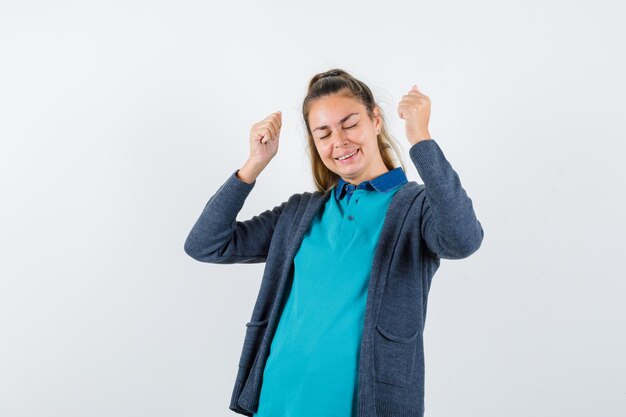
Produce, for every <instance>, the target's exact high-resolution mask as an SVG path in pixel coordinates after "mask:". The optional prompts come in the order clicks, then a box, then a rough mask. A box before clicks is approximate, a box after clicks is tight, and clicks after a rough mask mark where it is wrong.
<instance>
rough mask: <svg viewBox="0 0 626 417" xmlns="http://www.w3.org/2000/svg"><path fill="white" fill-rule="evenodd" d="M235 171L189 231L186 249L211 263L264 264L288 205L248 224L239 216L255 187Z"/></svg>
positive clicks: (251, 220) (197, 258) (197, 257)
mask: <svg viewBox="0 0 626 417" xmlns="http://www.w3.org/2000/svg"><path fill="white" fill-rule="evenodd" d="M238 171H239V170H236V171H234V172H233V173H232V174H231V175H230V177H229V178H228V179H227V180H226V182H224V184H222V186H221V187H220V188H219V189H218V190H217V192H216V193H215V194H214V195H213V196H212V197H211V198H210V199H209V201H208V202H207V203H206V205H205V207H204V210H203V211H202V213H201V214H200V217H199V218H198V220H197V221H196V223H195V225H194V226H193V228H192V229H191V231H190V232H189V235H188V236H187V239H186V241H185V246H184V250H185V252H186V253H187V254H188V255H189V256H191V257H192V258H194V259H196V260H198V261H201V262H209V263H219V264H232V263H259V262H265V260H266V259H267V254H268V251H269V246H270V242H271V240H272V235H273V232H274V226H275V225H276V222H277V221H278V218H279V217H280V214H281V212H282V211H283V209H284V207H285V205H286V204H287V202H284V203H282V204H281V205H279V206H276V207H274V208H273V209H271V210H266V211H264V212H263V213H261V214H259V215H257V216H254V217H252V218H251V219H249V220H246V221H237V214H238V213H239V211H240V210H241V208H242V207H243V204H244V202H245V200H246V198H247V197H248V195H249V194H250V191H251V190H252V188H254V185H255V184H256V181H254V182H253V183H251V184H248V183H246V182H244V181H242V180H240V179H239V178H238V177H237V172H238Z"/></svg>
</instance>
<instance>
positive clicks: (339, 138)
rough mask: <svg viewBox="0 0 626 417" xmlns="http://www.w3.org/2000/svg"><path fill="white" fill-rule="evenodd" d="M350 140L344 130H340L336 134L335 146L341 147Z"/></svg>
mask: <svg viewBox="0 0 626 417" xmlns="http://www.w3.org/2000/svg"><path fill="white" fill-rule="evenodd" d="M347 142H348V138H347V137H346V136H345V134H344V133H343V132H341V131H340V132H339V133H337V134H336V135H335V148H340V147H342V146H343V145H345V144H346V143H347Z"/></svg>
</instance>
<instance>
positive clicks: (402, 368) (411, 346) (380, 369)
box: [374, 324, 419, 387]
mask: <svg viewBox="0 0 626 417" xmlns="http://www.w3.org/2000/svg"><path fill="white" fill-rule="evenodd" d="M376 330H377V331H376V332H375V336H374V371H375V374H376V380H377V381H378V382H384V383H386V384H391V385H396V386H399V387H405V386H407V385H409V384H411V381H412V379H413V374H414V371H413V369H414V367H415V355H416V340H417V337H418V335H419V330H417V331H416V332H415V333H414V334H412V335H411V336H409V337H400V336H397V335H394V334H392V333H390V332H389V331H388V330H385V329H383V328H382V327H381V326H380V325H378V324H377V325H376Z"/></svg>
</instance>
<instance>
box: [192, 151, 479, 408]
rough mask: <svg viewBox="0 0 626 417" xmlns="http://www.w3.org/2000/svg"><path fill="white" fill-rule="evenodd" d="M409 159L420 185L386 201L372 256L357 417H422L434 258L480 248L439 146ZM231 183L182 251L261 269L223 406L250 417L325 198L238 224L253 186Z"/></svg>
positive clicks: (475, 225)
mask: <svg viewBox="0 0 626 417" xmlns="http://www.w3.org/2000/svg"><path fill="white" fill-rule="evenodd" d="M409 155H410V157H411V160H412V161H413V163H414V164H415V167H416V168H417V171H418V173H419V175H420V177H421V178H422V180H423V181H424V184H418V183H416V182H415V181H409V182H407V183H405V184H404V185H403V186H402V187H401V188H400V190H398V191H397V193H396V195H394V196H393V199H392V200H391V203H390V205H389V208H388V209H387V213H386V217H385V221H384V223H383V228H382V231H381V235H380V238H379V241H378V244H377V246H376V251H375V254H374V259H373V264H372V270H371V275H370V282H369V287H368V295H367V303H366V311H365V319H364V328H363V333H362V338H361V345H360V353H359V355H360V356H359V380H358V417H376V416H379V417H380V416H383V417H422V416H423V415H424V371H425V368H424V348H423V339H422V336H423V331H424V325H425V320H426V306H427V299H428V292H429V290H430V284H431V281H432V277H433V275H434V274H435V272H436V271H437V269H438V268H439V263H440V259H441V258H443V259H462V258H465V257H468V256H469V255H471V254H472V253H474V252H475V251H476V250H477V249H478V248H479V247H480V245H481V242H482V239H483V229H482V225H481V223H480V222H479V221H478V220H477V218H476V215H475V213H474V209H473V206H472V200H471V199H470V198H469V197H468V196H467V194H466V192H465V190H464V189H463V187H462V186H461V182H460V180H459V177H458V175H457V173H456V172H455V171H454V169H453V168H452V166H451V165H450V163H449V162H448V161H447V159H446V158H445V156H444V154H443V152H442V150H441V148H440V147H439V145H438V144H437V142H435V140H434V139H429V140H424V141H421V142H418V143H416V144H414V145H412V146H411V148H410V150H409ZM236 174H237V171H234V172H233V173H232V174H231V175H230V176H229V177H228V179H227V180H226V181H225V182H224V184H222V186H221V187H220V188H219V189H218V190H217V192H216V193H215V194H214V195H213V196H212V197H211V198H210V199H209V201H208V202H207V204H206V206H205V207H204V210H203V211H202V213H201V215H200V217H199V218H198V220H197V221H196V223H195V225H194V226H193V228H192V229H191V231H190V233H189V235H188V237H187V239H186V241H185V246H184V250H185V252H186V253H187V254H188V255H189V256H191V257H192V258H194V259H196V260H198V261H201V262H210V263H216V264H232V263H257V262H265V269H264V272H263V278H262V281H261V286H260V289H259V294H258V297H257V300H256V303H255V306H254V309H253V312H252V317H251V319H250V321H249V322H247V323H246V332H245V338H244V343H243V349H242V351H241V357H240V360H239V364H238V365H239V366H238V372H237V376H236V379H235V385H234V388H233V391H232V396H231V400H230V406H229V408H230V409H231V410H233V411H234V412H236V413H239V414H243V415H246V416H252V414H253V412H256V410H257V407H258V404H259V395H260V390H261V383H262V377H263V369H264V366H265V363H266V360H267V357H268V354H269V348H270V346H271V342H272V336H273V334H274V332H275V329H276V326H277V324H278V320H279V319H280V314H281V311H282V307H283V306H284V302H285V301H286V299H287V296H288V291H289V289H290V284H291V281H290V280H291V278H293V259H294V256H295V254H296V252H297V250H298V248H299V247H300V244H301V242H302V239H303V237H304V233H305V232H306V230H307V228H308V226H309V225H310V223H311V220H312V218H313V217H314V216H315V214H317V213H318V211H319V210H320V209H321V207H322V206H323V205H324V203H325V201H326V199H327V198H329V197H330V196H331V195H332V194H331V193H332V190H328V191H327V192H324V193H322V192H319V191H315V192H313V193H310V192H304V193H299V194H294V195H292V196H291V197H289V198H288V200H287V201H285V202H283V203H282V204H280V205H278V206H276V207H274V208H273V209H271V210H266V211H264V212H262V213H260V214H259V215H257V216H254V217H252V218H251V219H248V220H245V221H238V220H236V218H237V214H238V213H239V211H240V210H241V208H242V207H243V204H244V201H245V200H246V197H247V196H248V194H249V193H250V191H251V190H252V188H253V187H254V185H255V184H256V181H255V182H253V183H252V184H247V183H245V182H243V181H241V180H240V179H239V178H237V176H236Z"/></svg>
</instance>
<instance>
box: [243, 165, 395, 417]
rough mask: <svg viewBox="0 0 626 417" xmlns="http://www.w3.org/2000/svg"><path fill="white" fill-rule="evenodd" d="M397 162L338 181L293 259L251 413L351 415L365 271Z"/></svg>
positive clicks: (392, 190) (392, 189)
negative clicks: (365, 176)
mask: <svg viewBox="0 0 626 417" xmlns="http://www.w3.org/2000/svg"><path fill="white" fill-rule="evenodd" d="M406 182H407V177H406V175H405V172H404V171H403V169H402V167H398V168H395V169H393V170H391V171H388V172H386V173H384V174H382V175H380V176H378V177H376V178H374V179H372V180H370V181H364V182H362V183H360V184H358V185H354V184H350V183H347V182H345V181H344V180H343V179H341V178H340V180H339V183H338V184H337V185H336V186H335V189H334V192H333V196H334V198H329V199H328V200H327V202H326V203H325V205H324V206H323V208H322V210H320V212H319V213H318V214H317V215H316V216H315V217H314V218H313V220H312V222H311V225H310V227H309V229H308V230H307V232H306V233H305V235H304V239H303V241H302V244H301V246H300V248H299V249H298V252H297V253H296V256H295V258H294V265H295V267H294V276H293V281H292V285H291V289H290V292H289V296H288V298H287V301H286V303H285V306H284V309H283V311H282V313H281V317H280V320H279V322H278V326H277V328H276V333H275V334H274V337H273V339H272V344H271V347H270V353H269V356H268V359H267V363H266V365H265V369H264V372H263V381H262V385H261V393H260V399H259V408H258V410H257V412H256V413H255V414H253V416H256V417H277V416H281V417H320V416H328V417H330V416H332V417H354V416H355V415H356V410H357V407H356V400H357V388H358V359H359V348H360V343H361V334H362V331H363V322H364V317H365V305H366V300H367V291H368V284H369V275H370V270H371V267H372V260H373V258H374V251H375V249H376V244H377V242H378V237H379V235H380V232H381V229H382V226H383V221H384V219H385V214H386V211H387V207H388V206H389V203H390V202H391V198H392V197H393V195H394V194H395V192H396V191H398V190H399V189H400V187H401V186H402V185H403V184H404V183H406Z"/></svg>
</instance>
